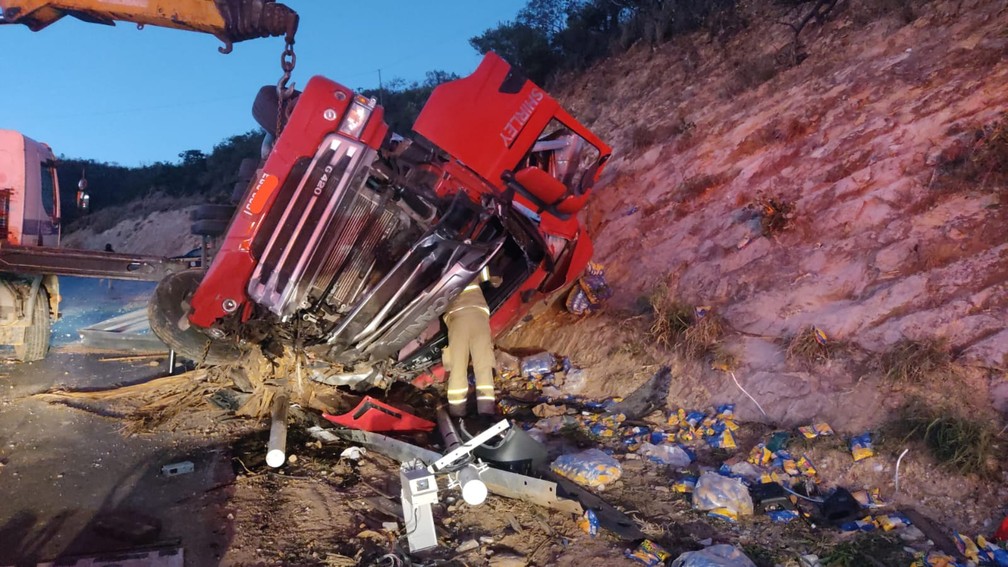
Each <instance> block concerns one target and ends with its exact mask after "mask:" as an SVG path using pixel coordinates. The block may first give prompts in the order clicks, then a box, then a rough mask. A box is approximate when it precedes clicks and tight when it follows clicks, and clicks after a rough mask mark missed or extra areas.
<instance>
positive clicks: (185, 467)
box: [161, 461, 196, 476]
mask: <svg viewBox="0 0 1008 567" xmlns="http://www.w3.org/2000/svg"><path fill="white" fill-rule="evenodd" d="M195 468H196V467H195V465H193V462H192V461H179V462H177V463H171V464H170V465H165V466H163V467H161V474H162V475H164V476H176V475H180V474H189V473H191V472H193V470H195Z"/></svg>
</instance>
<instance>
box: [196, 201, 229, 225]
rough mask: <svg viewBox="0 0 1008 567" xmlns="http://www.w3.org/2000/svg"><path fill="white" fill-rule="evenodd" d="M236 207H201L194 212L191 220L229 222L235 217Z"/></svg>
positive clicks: (209, 205)
mask: <svg viewBox="0 0 1008 567" xmlns="http://www.w3.org/2000/svg"><path fill="white" fill-rule="evenodd" d="M234 213H235V206H234V205H211V204H207V205H200V206H198V207H196V208H195V209H193V210H192V213H190V215H189V218H190V219H191V220H194V221H201V220H223V221H229V220H231V217H233V216H234Z"/></svg>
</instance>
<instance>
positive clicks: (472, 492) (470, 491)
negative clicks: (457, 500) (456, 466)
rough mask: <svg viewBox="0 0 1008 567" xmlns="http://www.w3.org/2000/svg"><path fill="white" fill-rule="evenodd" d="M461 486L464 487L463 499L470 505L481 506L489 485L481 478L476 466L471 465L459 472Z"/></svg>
mask: <svg viewBox="0 0 1008 567" xmlns="http://www.w3.org/2000/svg"><path fill="white" fill-rule="evenodd" d="M458 483H459V487H461V488H462V500H465V503H466V504H468V505H470V506H479V505H480V504H482V503H483V502H484V501H486V497H487V487H486V484H484V483H483V480H482V479H480V476H479V471H478V470H476V467H474V466H472V465H469V466H467V467H465V468H464V469H462V470H460V471H459V473H458Z"/></svg>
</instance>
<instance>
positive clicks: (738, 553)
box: [672, 543, 756, 567]
mask: <svg viewBox="0 0 1008 567" xmlns="http://www.w3.org/2000/svg"><path fill="white" fill-rule="evenodd" d="M672 567H756V564H755V563H753V562H752V560H751V559H749V558H748V557H747V556H746V554H745V553H743V552H742V550H741V549H739V548H737V547H735V546H734V545H728V544H726V543H722V544H718V545H712V546H710V547H708V548H705V549H701V550H700V551H687V552H686V553H683V554H682V555H680V556H679V557H677V558H676V560H675V561H673V562H672Z"/></svg>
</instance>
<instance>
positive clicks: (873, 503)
mask: <svg viewBox="0 0 1008 567" xmlns="http://www.w3.org/2000/svg"><path fill="white" fill-rule="evenodd" d="M879 492H880V491H879V489H878V488H873V489H871V490H857V491H854V492H852V493H851V496H853V497H854V499H855V500H857V501H858V504H860V505H861V507H862V508H869V509H871V508H881V507H882V506H885V505H886V502H885V501H884V500H882V496H881V494H880V493H879Z"/></svg>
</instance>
